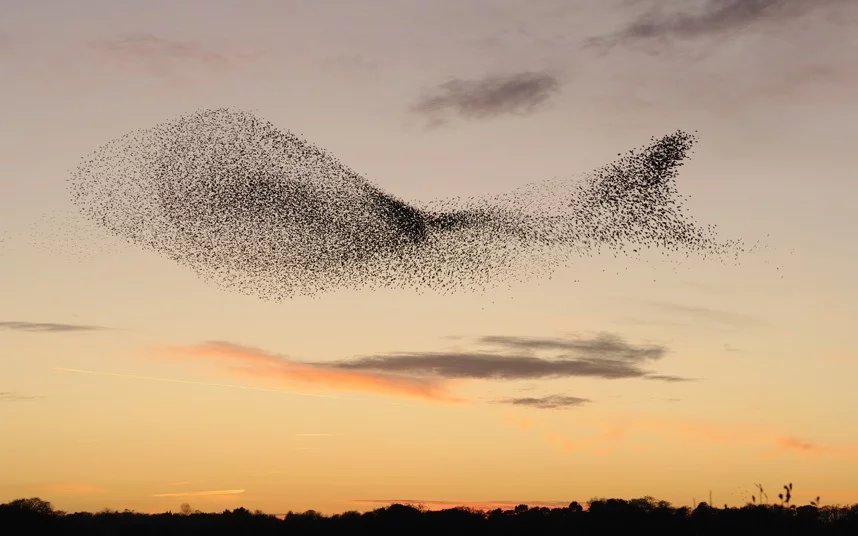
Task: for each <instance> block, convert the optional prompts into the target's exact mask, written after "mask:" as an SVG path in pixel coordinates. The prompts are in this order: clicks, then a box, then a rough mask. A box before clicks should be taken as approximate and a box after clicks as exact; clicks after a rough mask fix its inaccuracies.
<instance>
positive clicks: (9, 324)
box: [0, 320, 107, 333]
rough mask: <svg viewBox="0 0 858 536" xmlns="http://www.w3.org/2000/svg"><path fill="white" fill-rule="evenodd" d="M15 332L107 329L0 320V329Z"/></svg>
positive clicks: (79, 325) (78, 325)
mask: <svg viewBox="0 0 858 536" xmlns="http://www.w3.org/2000/svg"><path fill="white" fill-rule="evenodd" d="M4 328H5V329H11V330H15V331H30V332H36V333H58V332H67V331H95V330H99V329H107V328H104V327H101V326H85V325H81V324H55V323H50V322H22V321H18V320H0V329H4Z"/></svg>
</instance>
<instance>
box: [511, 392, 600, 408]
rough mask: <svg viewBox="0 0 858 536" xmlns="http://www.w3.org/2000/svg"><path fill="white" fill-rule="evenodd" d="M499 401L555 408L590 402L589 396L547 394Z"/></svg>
mask: <svg viewBox="0 0 858 536" xmlns="http://www.w3.org/2000/svg"><path fill="white" fill-rule="evenodd" d="M500 402H502V403H504V404H515V405H517V406H530V407H534V408H539V409H557V408H570V407H573V406H580V405H581V404H586V403H587V402H590V399H589V398H578V397H576V396H563V395H549V396H543V397H528V398H506V399H504V400H501V401H500Z"/></svg>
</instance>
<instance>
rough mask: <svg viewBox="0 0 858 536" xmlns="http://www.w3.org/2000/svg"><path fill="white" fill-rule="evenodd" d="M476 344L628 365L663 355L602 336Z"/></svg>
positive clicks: (488, 339)
mask: <svg viewBox="0 0 858 536" xmlns="http://www.w3.org/2000/svg"><path fill="white" fill-rule="evenodd" d="M479 342H481V343H484V344H491V345H498V346H501V347H505V348H513V349H522V350H560V351H572V352H575V353H576V354H578V355H587V356H592V357H599V358H616V359H626V360H630V361H640V360H645V359H659V358H661V357H662V356H664V353H665V351H666V350H665V348H664V347H663V346H658V345H633V344H629V343H627V342H626V341H624V340H623V339H622V338H621V337H618V336H617V335H612V334H608V333H603V334H601V335H597V336H596V337H593V338H571V337H566V338H542V337H510V336H502V335H493V336H487V337H481V338H480V339H479Z"/></svg>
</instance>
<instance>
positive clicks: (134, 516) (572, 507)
mask: <svg viewBox="0 0 858 536" xmlns="http://www.w3.org/2000/svg"><path fill="white" fill-rule="evenodd" d="M814 502H815V503H817V504H808V505H804V506H795V505H789V504H788V503H787V502H784V500H783V498H782V499H781V504H772V505H770V504H758V503H756V504H752V503H749V504H747V505H745V506H743V507H727V506H726V505H725V506H724V507H723V508H715V507H712V506H710V505H709V504H707V503H705V502H703V503H700V504H698V505H697V506H696V507H694V508H689V507H687V506H680V507H674V506H672V505H671V504H670V503H668V502H665V501H657V500H655V499H653V498H651V497H644V498H640V499H631V500H623V499H593V500H591V501H589V502H588V503H587V504H586V506H582V505H581V504H579V503H577V502H572V503H570V504H569V505H568V506H567V507H565V508H546V507H532V508H531V507H528V506H527V505H525V504H521V505H518V506H516V507H515V508H512V509H507V510H503V509H500V508H498V509H494V510H489V511H482V510H475V509H470V508H466V507H457V508H449V509H445V510H426V509H423V508H418V507H414V506H411V505H403V504H393V505H390V506H387V507H384V508H378V509H376V510H372V511H369V512H364V513H360V512H354V511H352V512H345V513H341V514H334V515H331V516H325V515H322V514H320V513H319V512H316V511H313V510H308V511H306V512H302V513H294V512H289V513H288V514H286V515H285V516H283V517H276V516H274V515H271V514H266V513H263V512H260V511H256V512H251V511H250V510H247V509H245V508H236V509H234V510H224V511H223V512H222V513H219V514H218V513H202V512H198V511H194V510H192V509H191V508H190V506H188V505H182V508H181V511H180V512H178V513H172V512H167V513H163V514H143V513H138V512H134V511H131V510H125V511H122V512H120V511H112V510H104V511H102V512H98V513H91V512H76V513H65V512H61V511H58V510H55V509H54V508H53V507H52V505H51V503H50V502H48V501H45V500H42V499H39V498H28V499H17V500H14V501H11V502H8V503H5V504H0V533H3V534H88V535H89V534H93V535H101V534H104V535H107V534H110V535H113V534H121V535H127V536H136V535H149V534H157V535H158V536H169V535H174V534H175V535H183V536H186V535H207V536H209V535H210V536H216V535H220V534H255V535H256V534H258V535H267V534H277V535H302V536H303V535H308V536H309V535H327V534H378V535H418V536H422V535H427V536H428V535H437V534H444V535H456V534H466V535H481V534H486V535H489V534H490V535H493V536H494V535H543V534H544V535H555V534H557V535H559V534H564V535H570V534H572V535H578V534H580V535H588V534H594V535H595V534H599V535H604V534H657V535H659V536H662V535H673V534H677V535H679V534H682V535H715V534H718V535H723V534H729V535H736V534H755V535H761V534H778V535H779V536H787V535H792V534H813V535H835V534H836V535H841V534H842V535H847V534H848V535H856V534H858V504H855V505H852V506H818V500H817V501H814Z"/></svg>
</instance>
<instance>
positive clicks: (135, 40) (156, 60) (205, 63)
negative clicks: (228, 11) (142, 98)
mask: <svg viewBox="0 0 858 536" xmlns="http://www.w3.org/2000/svg"><path fill="white" fill-rule="evenodd" d="M89 46H90V48H91V49H92V50H93V51H95V52H96V53H98V54H100V55H101V56H102V57H103V58H105V59H106V60H108V61H110V62H112V63H113V64H114V65H116V66H118V67H121V68H124V69H128V70H132V71H137V72H141V73H144V74H148V75H152V76H156V77H161V78H165V79H170V80H178V79H181V78H184V77H185V75H187V74H188V72H189V70H196V71H197V72H199V71H204V72H209V73H211V72H220V71H224V70H226V69H229V68H231V67H233V66H234V65H235V64H236V58H234V57H231V56H228V55H226V54H224V53H222V52H219V51H216V50H214V49H212V48H209V47H208V46H205V45H203V44H200V43H197V42H194V41H185V40H175V39H169V38H165V37H160V36H157V35H152V34H147V33H140V34H126V35H120V36H116V37H113V38H109V39H100V40H97V41H92V42H90V43H89Z"/></svg>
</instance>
